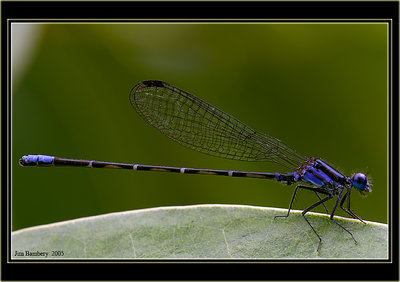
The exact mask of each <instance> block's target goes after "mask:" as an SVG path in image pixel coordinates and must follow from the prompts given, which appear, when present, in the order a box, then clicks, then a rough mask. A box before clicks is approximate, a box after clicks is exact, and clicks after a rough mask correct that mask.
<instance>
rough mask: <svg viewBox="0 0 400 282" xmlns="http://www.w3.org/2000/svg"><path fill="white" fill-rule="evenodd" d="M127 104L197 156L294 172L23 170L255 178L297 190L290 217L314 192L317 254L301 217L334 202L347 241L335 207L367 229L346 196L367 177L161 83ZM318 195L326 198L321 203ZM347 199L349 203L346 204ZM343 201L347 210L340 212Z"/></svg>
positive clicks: (30, 159) (46, 159) (143, 85)
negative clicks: (311, 217) (301, 197)
mask: <svg viewBox="0 0 400 282" xmlns="http://www.w3.org/2000/svg"><path fill="white" fill-rule="evenodd" d="M130 102H131V104H132V106H133V107H134V108H135V109H136V111H137V112H138V114H139V115H140V116H141V117H142V118H143V119H144V120H146V121H147V122H148V123H149V124H151V125H152V126H154V127H155V128H157V129H158V130H159V131H160V132H161V133H162V134H164V135H166V136H167V137H169V138H171V139H172V140H175V141H176V142H178V143H180V144H182V145H183V146H186V147H189V148H191V149H194V150H196V151H200V152H202V153H206V154H209V155H212V156H218V157H222V158H226V159H232V160H245V161H270V162H274V163H278V164H280V165H282V166H284V167H286V168H288V169H290V170H291V171H292V172H290V173H279V172H275V173H271V172H246V171H237V170H216V169H197V168H184V167H169V166H153V165H140V164H125V163H114V162H101V161H90V160H76V159H66V158H58V157H53V156H45V155H27V156H23V157H22V158H21V159H20V160H19V163H20V164H21V165H22V166H80V167H89V168H92V167H93V168H124V169H133V170H147V171H166V172H177V173H184V174H206V175H225V176H231V177H253V178H263V179H272V180H277V181H280V182H281V183H285V184H288V185H291V184H296V188H295V189H294V192H293V195H292V198H291V200H290V204H289V208H288V212H287V214H286V215H283V216H276V217H288V216H289V213H290V210H291V208H292V204H293V200H294V198H295V196H296V193H297V192H298V191H299V189H304V190H310V191H313V192H314V193H315V194H316V195H317V197H318V201H317V202H316V203H314V204H312V205H311V206H309V207H308V208H306V209H305V210H304V211H303V212H302V216H303V218H304V219H305V220H306V222H307V224H308V225H309V226H310V227H311V229H312V231H313V232H314V233H315V235H316V236H317V237H318V245H317V252H318V251H319V248H320V245H321V237H320V236H319V234H318V233H317V231H316V230H315V229H314V227H313V226H312V225H311V223H310V222H309V221H308V219H307V218H306V217H305V215H306V213H307V212H309V211H311V210H312V209H314V208H315V207H317V206H319V205H321V204H322V205H323V207H324V208H325V210H326V212H327V213H329V211H328V209H327V208H326V206H325V202H326V201H328V200H331V199H333V198H335V197H336V200H335V202H334V205H333V208H332V211H331V213H330V220H331V221H332V222H334V223H336V224H337V225H338V226H340V227H341V228H342V229H343V230H345V231H346V232H347V233H349V234H350V235H351V237H352V238H353V239H354V241H355V242H357V241H356V239H355V238H354V236H353V234H352V233H351V232H350V231H349V230H347V229H346V228H345V227H343V226H342V225H340V224H339V223H337V222H336V221H335V220H334V215H335V212H336V209H337V207H338V206H340V207H341V209H343V210H344V211H345V212H346V213H348V214H349V215H350V216H352V217H353V218H355V219H358V220H360V221H361V222H363V223H365V222H364V221H363V220H362V219H361V218H360V217H359V216H357V215H356V214H355V213H354V212H352V211H351V210H350V193H351V189H352V187H354V188H355V189H356V190H357V191H359V192H360V193H361V194H364V192H371V191H372V190H371V188H370V184H369V182H368V179H367V177H366V175H365V174H363V173H356V174H354V175H353V176H352V177H348V176H345V175H343V174H342V173H340V172H339V171H338V170H336V169H335V168H333V167H332V166H330V165H329V164H327V163H326V162H325V161H323V160H321V159H318V158H314V157H310V158H306V157H303V156H301V155H299V154H298V153H297V152H296V151H295V150H293V149H291V148H290V147H289V146H287V145H286V144H284V143H283V142H282V141H280V140H278V139H276V138H274V137H271V136H269V135H266V134H263V133H260V132H257V131H255V130H253V129H251V128H250V127H249V126H247V125H245V124H244V123H242V122H241V121H239V120H237V119H236V118H234V117H232V116H230V115H228V114H226V113H225V112H223V111H221V110H219V109H218V108H216V107H214V106H212V105H210V104H208V103H207V102H205V101H203V100H201V99H200V98H198V97H196V96H194V95H192V94H190V93H188V92H186V91H183V90H181V89H179V88H177V87H174V86H172V85H170V84H168V83H165V82H162V81H159V80H147V81H143V82H140V83H138V84H137V85H136V86H135V87H134V88H133V89H132V91H131V93H130ZM320 194H322V195H324V197H321V196H320ZM346 199H347V201H346ZM345 201H346V205H347V207H346V208H345V207H343V204H344V203H345Z"/></svg>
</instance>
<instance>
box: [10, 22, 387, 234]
mask: <svg viewBox="0 0 400 282" xmlns="http://www.w3.org/2000/svg"><path fill="white" fill-rule="evenodd" d="M24 31H25V33H24ZM21 35H22V36H21ZM12 40H13V41H12V53H11V55H12V89H11V90H12V96H11V98H12V101H11V102H12V104H11V117H12V123H11V134H12V139H11V141H12V152H11V157H12V159H11V173H12V179H11V180H12V182H11V192H12V194H11V205H12V206H11V211H12V217H11V220H12V221H11V224H12V226H11V228H12V230H18V229H20V228H24V227H28V226H35V225H39V224H46V223H52V222H58V221H62V220H68V219H74V218H79V217H85V216H92V215H98V214H105V213H110V212H116V211H126V210H135V209H142V208H150V207H159V206H175V205H179V206H181V205H192V204H214V203H218V204H243V205H256V206H271V207H281V208H287V207H288V205H289V201H290V197H291V194H292V192H293V188H294V186H286V185H282V184H280V183H277V182H274V181H268V180H260V179H240V178H229V177H218V176H204V175H203V176H202V175H180V174H173V173H155V172H133V171H129V170H112V169H83V168H66V167H61V168H39V167H20V166H19V165H18V159H19V158H20V157H21V156H22V155H27V154H48V155H55V156H59V157H66V158H78V159H95V160H102V161H115V162H125V163H139V164H151V165H169V166H179V167H180V166H182V167H197V168H213V169H230V170H245V171H246V170H247V171H267V172H269V171H270V172H275V171H279V172H286V171H287V169H285V168H284V167H280V166H278V165H274V164H271V163H257V162H240V161H229V160H224V159H219V158H214V157H211V156H207V155H204V154H201V153H198V152H195V151H191V150H189V149H187V148H184V147H182V146H180V145H179V144H176V143H174V142H173V141H171V140H170V139H168V138H167V137H165V136H162V135H161V134H160V133H159V132H158V131H157V130H156V129H154V128H153V127H151V126H149V125H148V124H147V123H146V122H145V121H143V120H142V119H141V118H140V117H139V116H138V115H137V114H136V112H135V111H134V109H133V108H132V107H131V105H130V103H129V92H130V90H131V88H132V87H133V86H134V85H135V84H136V83H137V82H139V81H142V80H147V79H158V80H163V81H166V82H168V83H170V84H172V85H174V86H177V87H179V88H181V89H184V90H186V91H188V92H190V93H192V94H194V95H196V96H198V97H200V98H202V99H204V100H205V101H207V102H209V103H211V104H213V105H215V106H217V107H218V108H220V109H222V110H223V111H225V112H227V113H229V114H231V115H233V116H234V117H236V118H238V119H239V120H241V121H243V122H244V123H246V124H248V125H249V126H251V127H252V128H253V129H256V130H258V131H261V132H264V133H267V134H269V135H272V136H274V137H277V138H279V139H281V140H283V141H284V142H285V143H287V144H288V145H289V146H291V147H293V148H294V149H295V150H297V151H298V152H300V153H301V154H303V155H305V156H307V157H310V156H314V157H319V158H322V159H323V160H325V161H327V162H328V163H329V164H331V165H332V166H334V167H336V168H337V169H338V170H339V171H341V172H343V173H344V174H346V175H349V176H351V175H352V174H353V173H355V172H364V173H368V176H369V178H370V180H371V181H372V184H373V186H372V189H373V192H372V193H370V194H369V195H368V197H361V196H360V195H358V193H356V192H355V191H353V194H352V198H351V199H352V210H353V211H354V212H355V213H356V214H358V215H359V216H360V217H362V218H363V219H366V220H372V221H379V222H383V223H387V222H388V190H389V187H388V180H387V176H388V93H387V92H388V87H387V85H388V26H387V25H386V24H379V23H375V24H345V23H335V24H326V23H325V24H322V23H321V24H318V23H279V24H278V23H247V24H246V23H239V24H238V23H201V24H197V23H191V24H189V23H128V24H123V23H113V24H111V23H101V24H95V23H90V24H77V23H73V24H72V23H71V24H61V23H57V24H13V25H12ZM21 50H22V51H21ZM21 52H22V53H21ZM20 54H23V56H22V55H20ZM316 200H317V198H316V196H315V195H314V194H313V193H310V192H307V191H304V192H302V193H300V194H298V197H297V200H296V202H295V206H294V208H295V209H304V208H306V207H308V206H310V205H311V204H312V203H314V202H316ZM330 206H332V203H331V204H330ZM315 211H323V210H322V209H316V210H315ZM337 214H338V215H344V216H346V214H345V213H344V212H342V211H338V213H337Z"/></svg>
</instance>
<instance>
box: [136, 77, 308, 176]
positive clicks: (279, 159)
mask: <svg viewBox="0 0 400 282" xmlns="http://www.w3.org/2000/svg"><path fill="white" fill-rule="evenodd" d="M130 101H131V104H132V106H133V107H134V108H135V109H136V111H137V112H138V114H139V115H140V116H141V117H143V118H144V119H145V120H146V121H147V122H148V123H150V124H151V125H152V126H154V127H155V128H157V129H158V130H159V131H160V132H161V133H162V134H164V135H166V136H168V137H169V138H171V139H172V140H175V141H176V142H178V143H179V144H181V145H183V146H186V147H189V148H191V149H194V150H196V151H200V152H202V153H205V154H209V155H212V156H217V157H222V158H226V159H232V160H246V161H271V162H275V163H279V164H281V165H283V166H285V167H288V168H291V169H296V168H298V167H299V166H300V165H301V164H303V163H304V162H305V161H306V158H304V157H301V156H299V155H298V154H297V153H296V152H295V151H294V150H293V149H291V148H290V147H288V146H287V145H285V144H284V143H283V142H282V141H280V140H278V139H276V138H274V137H271V136H268V135H266V134H262V133H259V132H257V131H255V130H253V129H251V128H250V127H249V126H247V125H245V124H244V123H242V122H240V121H239V120H237V119H236V118H234V117H232V116H230V115H228V114H226V113H224V112H223V111H221V110H219V109H218V108H216V107H214V106H212V105H210V104H208V103H207V102H205V101H203V100H201V99H199V98H198V97H196V96H194V95H192V94H190V93H188V92H186V91H183V90H181V89H179V88H176V87H174V86H172V85H170V84H168V83H165V82H162V81H158V80H148V81H143V82H140V83H138V84H137V85H136V86H135V87H134V88H133V89H132V91H131V94H130Z"/></svg>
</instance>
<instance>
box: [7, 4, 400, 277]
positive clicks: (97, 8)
mask: <svg viewBox="0 0 400 282" xmlns="http://www.w3.org/2000/svg"><path fill="white" fill-rule="evenodd" d="M1 17H2V18H1V23H2V26H1V31H2V44H1V46H2V74H3V75H2V92H3V93H2V97H1V99H2V148H1V150H2V154H1V155H2V186H3V187H2V194H1V195H2V203H3V205H2V213H1V214H2V232H1V235H2V236H1V238H2V242H1V243H2V265H1V270H2V271H1V273H2V276H1V279H2V280H3V279H4V280H37V279H40V280H74V279H79V280H155V279H156V280H170V279H174V280H208V279H219V280H304V279H307V280H342V279H345V280H375V279H376V280H381V281H382V280H399V268H398V266H399V257H398V250H399V245H398V241H399V235H398V234H399V233H398V223H399V217H398V215H399V205H398V204H399V203H398V200H399V189H398V188H399V182H398V180H399V178H398V171H399V168H398V163H399V158H398V144H399V139H398V130H399V124H398V121H399V111H398V105H399V82H398V77H399V72H398V70H399V58H398V54H399V39H398V37H399V3H398V2H397V1H387V2H386V1H376V2H375V1H368V2H362V1H356V2H350V1H341V2H334V1H326V2H314V1H313V2H300V1H296V2H292V1H283V2H275V1H270V2H258V1H257V2H164V1H163V2H156V1H154V2H128V1H122V2H119V1H114V2H72V1H71V2H68V1H59V2H44V1H43V2H32V1H29V2H20V1H18V2H9V1H6V2H1ZM66 19H68V21H69V22H71V19H72V21H79V22H97V21H113V22H126V21H149V22H152V21H185V22H190V21H191V22H198V21H219V22H220V21H222V22H224V21H225V22H228V21H229V22H237V21H268V20H270V21H274V22H277V21H288V20H290V21H293V20H295V19H296V20H299V21H302V20H305V19H307V21H318V22H322V21H326V22H330V21H333V19H334V20H335V21H338V20H337V19H342V20H343V21H348V20H349V19H351V20H355V21H361V22H366V21H367V22H370V21H383V22H388V23H389V26H390V32H391V35H392V37H390V39H389V40H390V44H391V46H392V49H391V58H389V61H390V65H389V68H390V70H391V75H390V81H389V83H390V84H389V87H390V88H389V90H390V94H391V95H389V99H390V101H389V129H390V130H389V146H390V148H391V155H390V156H389V161H390V164H391V173H390V183H391V185H392V189H391V191H392V194H391V195H390V199H391V203H392V204H389V209H390V210H391V211H392V213H391V215H389V223H390V234H389V241H391V248H390V250H391V251H390V253H389V260H387V261H373V260H372V261H371V260H368V261H363V260H346V261H342V260H340V261H337V260H328V261H327V260H305V261H302V260H284V261H283V260H267V261H264V260H251V261H249V260H235V261H231V260H145V261H138V262H136V261H125V260H112V261H110V260H78V261H77V260H74V261H51V262H49V261H33V262H32V261H20V260H18V261H16V260H9V254H8V252H10V249H9V243H10V242H9V240H10V231H9V229H8V223H9V222H10V216H11V215H10V214H11V210H10V207H9V206H8V204H9V191H10V190H9V189H10V187H11V183H10V181H11V172H10V170H9V165H10V164H9V162H10V159H11V156H10V154H11V152H10V150H9V148H10V144H11V137H10V135H9V133H10V132H9V131H8V129H9V128H10V119H11V114H10V113H9V112H8V109H11V104H10V93H9V92H10V89H9V85H10V79H11V78H10V77H9V75H8V74H9V64H8V62H9V59H8V55H9V53H8V48H9V46H8V43H7V39H8V38H7V34H8V31H9V30H10V20H16V21H29V22H31V21H39V20H40V22H43V21H48V22H54V21H66ZM339 21H341V20H339ZM389 194H390V193H389Z"/></svg>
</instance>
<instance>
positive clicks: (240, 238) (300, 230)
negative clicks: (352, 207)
mask: <svg viewBox="0 0 400 282" xmlns="http://www.w3.org/2000/svg"><path fill="white" fill-rule="evenodd" d="M286 213H287V210H284V209H276V208H262V207H251V206H237V205H197V206H185V207H162V208H152V209H145V210H137V211H127V212H118V213H110V214H105V215H99V216H93V217H87V218H80V219H76V220H69V221H65V222H59V223H54V224H48V225H42V226H36V227H31V228H26V229H22V230H19V231H15V232H13V233H12V255H13V258H15V259H17V258H21V259H27V258H29V259H32V258H42V259H43V258H44V256H43V254H44V253H46V252H47V253H48V254H47V259H49V258H56V259H65V258H104V259H108V258H138V259H141V258H169V259H175V258H177V259H178V258H202V259H203V258H211V259H214V258H224V259H226V258H240V259H247V258H249V259H254V258H259V259H264V258H266V259H269V258H335V259H342V258H362V259H372V258H373V259H387V258H388V226H387V225H386V224H381V223H374V222H366V223H367V224H363V223H361V222H359V221H358V220H354V219H347V218H341V217H335V220H336V221H337V222H338V223H340V224H341V225H343V226H344V227H345V228H347V229H348V230H349V231H351V232H352V233H353V234H354V237H355V238H356V239H357V241H358V243H357V244H356V243H355V242H354V240H353V239H352V238H351V236H350V235H349V234H348V233H347V232H345V231H344V230H343V229H342V228H340V227H339V226H337V225H336V224H334V223H333V222H331V221H330V220H329V216H328V215H322V214H317V213H311V212H310V213H308V214H307V215H306V216H307V218H308V219H309V221H310V223H311V224H312V225H313V227H314V228H315V229H316V230H317V232H318V233H319V235H320V236H321V238H322V243H321V248H320V251H319V252H317V251H316V249H317V244H318V239H317V237H316V235H315V234H314V232H313V231H312V230H311V228H310V227H309V226H308V225H307V223H306V221H305V220H304V219H303V218H302V216H301V212H300V211H292V212H291V214H290V216H289V217H288V218H274V217H275V216H276V215H285V214H286ZM27 251H28V252H31V253H29V255H28V256H27V254H28V253H26V252H27ZM41 253H42V255H41V256H36V255H39V254H41ZM35 254H36V255H35ZM22 255H23V256H22Z"/></svg>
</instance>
